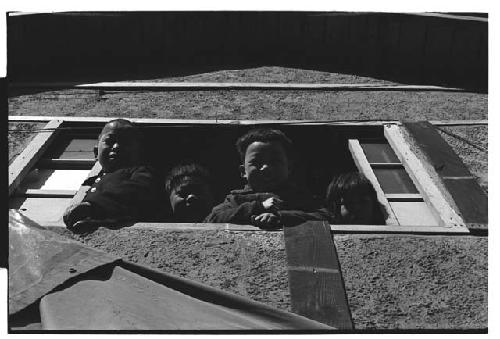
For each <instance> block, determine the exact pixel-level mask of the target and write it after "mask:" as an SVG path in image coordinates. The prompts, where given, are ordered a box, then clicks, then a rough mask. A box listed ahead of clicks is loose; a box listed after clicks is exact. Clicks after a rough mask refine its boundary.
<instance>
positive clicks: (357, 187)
mask: <svg viewBox="0 0 500 339" xmlns="http://www.w3.org/2000/svg"><path fill="white" fill-rule="evenodd" d="M346 193H349V194H356V195H359V196H365V195H367V196H369V197H370V198H372V200H373V201H375V202H376V201H377V192H376V191H375V189H374V188H373V185H372V183H371V182H370V181H369V180H368V179H367V178H366V177H365V176H364V175H363V174H361V173H359V172H348V173H342V174H340V175H338V176H336V177H334V178H333V179H332V181H331V182H330V185H328V189H327V191H326V201H325V203H326V206H327V208H328V209H330V208H332V207H334V208H337V206H339V205H340V200H341V198H343V197H344V196H345V194H346ZM332 212H335V211H332Z"/></svg>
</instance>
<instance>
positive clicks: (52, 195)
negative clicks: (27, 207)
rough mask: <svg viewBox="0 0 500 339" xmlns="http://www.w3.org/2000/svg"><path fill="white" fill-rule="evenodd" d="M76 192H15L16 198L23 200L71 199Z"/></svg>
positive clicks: (35, 190)
mask: <svg viewBox="0 0 500 339" xmlns="http://www.w3.org/2000/svg"><path fill="white" fill-rule="evenodd" d="M76 192H77V191H75V190H46V189H27V190H24V191H20V192H19V191H16V193H15V196H16V197H25V198H73V196H74V195H75V194H76Z"/></svg>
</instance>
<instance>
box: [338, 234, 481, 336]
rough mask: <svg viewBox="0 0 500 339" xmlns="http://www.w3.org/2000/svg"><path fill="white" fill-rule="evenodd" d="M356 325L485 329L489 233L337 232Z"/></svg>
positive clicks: (393, 327)
mask: <svg viewBox="0 0 500 339" xmlns="http://www.w3.org/2000/svg"><path fill="white" fill-rule="evenodd" d="M334 241H335V246H336V248H337V252H338V255H339V260H340V266H341V270H342V275H343V278H344V283H345V287H346V293H347V297H348V300H349V305H350V308H351V312H352V317H353V321H354V326H355V328H356V329H359V330H363V329H378V330H380V329H484V328H487V326H488V323H487V319H488V318H487V317H488V239H487V238H486V237H472V236H416V235H373V236H371V235H334Z"/></svg>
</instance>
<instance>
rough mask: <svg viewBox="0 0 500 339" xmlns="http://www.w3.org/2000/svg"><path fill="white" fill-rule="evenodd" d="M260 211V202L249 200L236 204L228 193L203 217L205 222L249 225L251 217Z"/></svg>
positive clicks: (261, 210) (262, 210)
mask: <svg viewBox="0 0 500 339" xmlns="http://www.w3.org/2000/svg"><path fill="white" fill-rule="evenodd" d="M261 213H264V207H263V206H262V203H261V202H259V201H249V202H243V203H241V204H238V203H237V202H236V201H235V199H234V197H233V196H231V195H229V196H227V197H226V200H225V201H224V202H223V203H221V204H219V205H217V206H215V207H214V208H213V210H212V212H211V213H210V214H209V215H208V216H207V217H206V218H205V222H215V223H232V224H242V225H251V224H252V219H251V217H252V216H253V215H259V214H261Z"/></svg>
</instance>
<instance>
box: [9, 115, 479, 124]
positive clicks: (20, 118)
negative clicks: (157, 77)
mask: <svg viewBox="0 0 500 339" xmlns="http://www.w3.org/2000/svg"><path fill="white" fill-rule="evenodd" d="M117 118H119V117H68V116H34V115H10V116H9V122H47V121H51V120H61V121H65V122H85V123H89V122H90V123H106V122H108V121H109V120H112V119H117ZM129 120H130V121H133V122H135V123H138V124H143V123H146V124H159V125H162V124H165V125H169V124H186V125H189V124H243V125H244V124H247V125H249V124H252V123H253V124H259V123H276V124H298V125H300V124H304V125H307V124H317V125H332V126H337V125H339V126H383V125H386V124H398V125H400V124H401V122H400V121H397V120H373V121H364V120H360V121H356V120H194V119H143V118H130V119H129ZM429 123H431V124H433V125H435V126H469V125H470V126H476V125H479V126H481V125H485V126H487V125H488V120H429Z"/></svg>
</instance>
